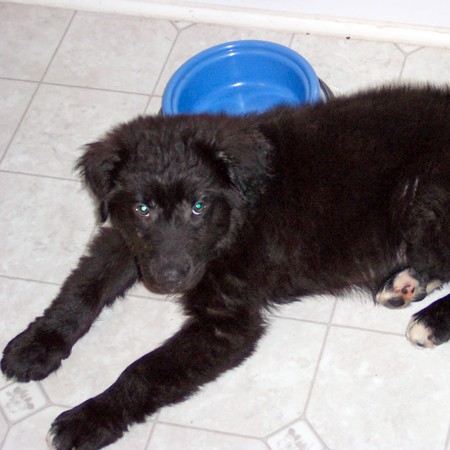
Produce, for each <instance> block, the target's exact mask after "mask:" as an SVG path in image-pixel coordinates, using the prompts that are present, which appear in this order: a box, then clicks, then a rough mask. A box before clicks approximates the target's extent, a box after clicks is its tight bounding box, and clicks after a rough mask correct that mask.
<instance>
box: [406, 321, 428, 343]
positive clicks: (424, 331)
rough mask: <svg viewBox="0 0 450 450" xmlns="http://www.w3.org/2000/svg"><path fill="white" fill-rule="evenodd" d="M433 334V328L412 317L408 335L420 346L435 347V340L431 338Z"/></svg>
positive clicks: (407, 330)
mask: <svg viewBox="0 0 450 450" xmlns="http://www.w3.org/2000/svg"><path fill="white" fill-rule="evenodd" d="M431 335H432V330H431V329H430V328H428V327H426V326H425V325H424V324H423V323H421V322H417V320H416V319H414V318H412V319H411V321H410V322H409V325H408V327H407V329H406V337H407V338H408V339H409V340H410V341H411V342H412V343H413V344H414V345H416V346H417V347H420V348H433V347H434V342H433V341H432V340H431V339H430V336H431Z"/></svg>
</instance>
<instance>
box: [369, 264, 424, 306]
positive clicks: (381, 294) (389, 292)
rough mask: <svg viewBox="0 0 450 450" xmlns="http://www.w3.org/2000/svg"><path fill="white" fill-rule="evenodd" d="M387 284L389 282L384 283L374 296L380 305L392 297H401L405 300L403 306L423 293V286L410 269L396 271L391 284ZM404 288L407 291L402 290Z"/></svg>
mask: <svg viewBox="0 0 450 450" xmlns="http://www.w3.org/2000/svg"><path fill="white" fill-rule="evenodd" d="M389 284H390V283H389V282H388V283H386V284H385V285H384V286H383V288H382V289H381V290H380V291H378V293H377V294H376V296H375V299H376V301H377V302H378V303H380V304H382V305H384V304H386V303H388V301H389V300H391V299H393V298H396V297H401V298H403V300H404V302H405V304H404V305H403V306H407V305H408V304H409V303H410V302H411V301H413V300H414V299H415V298H417V297H418V296H420V295H422V294H424V293H425V289H424V287H423V286H422V285H421V284H420V282H419V280H417V278H415V273H414V271H413V270H411V269H405V270H403V271H402V272H399V273H397V274H396V275H395V277H394V279H393V281H392V286H390V285H389ZM404 289H406V290H407V291H406V292H403V290H404Z"/></svg>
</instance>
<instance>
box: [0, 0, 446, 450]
mask: <svg viewBox="0 0 450 450" xmlns="http://www.w3.org/2000/svg"><path fill="white" fill-rule="evenodd" d="M246 38H255V39H267V40H271V41H275V42H279V43H282V44H284V45H287V46H290V47H292V48H293V49H295V50H297V51H299V52H300V53H302V54H303V55H304V56H306V57H307V58H308V59H309V60H310V61H311V63H312V64H313V66H314V67H315V69H316V71H317V73H318V74H319V76H320V77H321V78H323V79H324V80H325V81H326V82H327V83H328V84H329V85H330V86H331V88H332V89H333V90H334V91H335V92H336V93H337V94H344V93H348V92H351V91H354V90H356V89H359V88H362V87H368V86H376V85H380V84H382V83H386V82H398V81H404V80H406V81H430V82H436V83H449V82H450V49H436V48H421V47H417V46H410V45H396V44H395V43H377V42H368V41H362V40H359V41H358V40H354V39H340V38H331V37H319V36H311V35H304V34H295V35H294V34H289V33H277V32H273V31H261V30H259V31H255V30H246V29H234V28H229V27H219V26H209V25H200V24H197V25H196V24H190V23H184V22H183V23H181V22H170V21H164V20H150V19H143V18H133V17H128V16H127V17H121V16H111V15H104V14H94V13H86V12H77V11H70V10H63V9H49V8H41V7H33V6H23V5H18V4H8V3H1V2H0V102H1V107H0V124H1V125H0V218H1V219H0V236H1V258H0V347H1V348H3V347H4V345H5V344H6V343H7V341H8V340H9V339H10V338H12V337H13V336H14V335H15V334H16V333H18V332H19V331H21V330H22V329H23V328H24V327H25V326H26V325H27V323H28V322H29V321H30V320H32V319H33V318H34V317H35V316H36V315H37V314H39V313H40V312H41V311H42V310H43V309H44V308H45V306H46V305H47V304H48V303H49V301H50V300H51V298H52V297H53V296H54V295H55V294H56V292H57V290H58V287H59V285H60V283H61V282H62V281H63V280H64V278H65V276H66V275H67V274H68V272H69V270H70V268H71V267H73V265H74V264H75V262H76V260H77V258H78V256H79V255H80V254H81V253H82V251H83V249H84V247H85V245H86V243H87V242H88V240H89V237H90V236H91V235H92V233H93V231H94V228H95V222H94V214H93V207H92V205H91V203H90V200H89V198H88V196H87V194H86V193H85V192H84V191H83V190H82V189H81V186H80V183H79V181H78V180H77V176H76V174H75V173H74V172H73V171H72V166H73V162H74V160H75V159H76V157H77V156H78V154H79V149H80V147H81V146H82V145H83V144H84V143H86V142H89V141H91V140H92V139H95V138H96V137H97V136H98V135H100V134H101V133H103V132H104V131H105V130H106V129H107V128H108V127H110V126H111V125H112V124H114V123H116V122H118V121H124V120H127V119H129V118H131V117H133V116H135V115H136V114H139V113H144V112H148V113H153V112H156V111H158V110H159V107H160V103H161V95H162V92H163V89H164V86H165V84H166V82H167V80H168V78H169V77H170V75H171V74H172V72H173V71H174V70H175V69H176V68H177V67H178V65H179V64H181V63H182V62H183V61H184V60H186V59H187V58H188V57H190V56H192V55H193V54H194V53H196V52H198V51H200V50H202V49H204V48H206V47H209V46H211V45H214V44H217V43H220V42H224V41H229V40H235V39H246ZM449 290H450V289H449V288H447V291H449ZM348 297H354V298H352V299H350V298H347V299H338V300H335V299H333V298H313V299H309V300H308V301H305V302H304V303H302V304H295V305H291V306H288V307H285V308H283V309H281V310H279V311H278V313H277V314H275V317H273V320H272V327H271V328H270V332H269V333H268V334H267V336H266V337H265V338H264V339H263V340H262V342H261V344H260V346H259V350H258V352H257V353H256V354H255V355H254V357H253V358H251V359H250V360H248V361H247V362H246V363H245V364H244V365H242V366H241V367H240V368H238V369H236V370H234V371H232V372H230V373H227V374H225V375H224V376H223V377H222V378H220V379H219V380H218V381H217V382H215V383H212V384H211V385H208V386H207V387H206V388H205V389H203V390H202V392H201V393H200V394H198V395H197V396H196V397H195V398H192V399H191V400H190V401H188V402H186V403H184V404H181V405H178V406H174V407H170V408H166V409H164V410H162V411H161V412H160V413H159V414H156V415H155V416H154V417H152V418H151V419H150V420H148V422H147V423H145V424H142V425H139V426H136V427H134V428H133V429H132V430H131V432H130V433H128V434H127V436H126V437H125V438H124V439H123V440H122V441H120V442H119V443H117V444H114V445H112V446H111V448H112V449H116V450H117V449H126V450H130V449H133V450H134V449H136V450H141V449H142V450H143V449H148V450H213V449H214V450H225V449H226V450H295V449H297V450H298V449H303V450H306V449H308V450H313V449H314V450H319V449H333V450H366V449H367V450H380V449H386V450H450V443H449V439H450V433H449V431H450V430H449V424H450V384H449V381H450V345H447V346H442V347H440V348H437V349H435V350H432V351H428V350H422V351H420V350H417V349H415V348H413V347H412V346H411V345H410V344H409V343H408V342H407V341H406V340H405V338H404V330H405V327H406V324H407V323H408V320H409V316H410V315H411V314H412V313H413V312H415V311H417V310H418V309H419V307H422V305H414V306H413V307H411V308H409V309H407V310H401V311H390V310H386V309H383V308H376V307H374V306H373V305H372V304H371V303H370V300H369V299H368V298H365V297H363V296H358V295H349V296H348ZM181 322H182V317H181V315H180V313H179V311H178V309H177V306H176V304H175V302H173V301H168V300H167V299H166V298H164V297H157V296H152V295H151V294H149V293H148V292H147V291H145V290H144V289H143V288H142V287H138V288H136V289H134V290H133V291H132V293H131V294H130V295H129V296H128V298H127V301H124V302H118V303H117V304H116V305H115V306H114V307H113V308H112V309H110V310H107V311H105V312H104V313H103V314H102V315H101V317H100V319H99V321H98V322H97V323H96V324H95V325H94V327H93V329H92V330H91V332H90V333H89V334H88V335H87V336H86V337H85V338H83V339H82V341H81V342H80V343H79V344H78V345H77V346H76V347H75V348H74V351H73V354H72V355H71V357H70V358H69V359H68V360H67V361H66V362H65V363H64V365H63V367H62V369H61V370H60V371H59V372H58V373H57V374H56V375H52V376H50V377H49V378H48V379H46V380H44V381H42V382H40V383H30V384H17V383H11V382H10V381H8V380H6V379H5V378H3V377H0V448H1V449H3V450H6V449H8V450H39V449H44V448H46V446H45V440H44V437H45V434H46V432H47V430H48V428H49V425H50V423H51V421H52V419H53V418H55V417H56V416H57V415H58V414H59V413H60V412H61V411H63V410H64V409H66V408H67V407H70V406H74V405H76V404H77V403H79V402H81V401H83V400H84V399H86V398H87V397H89V396H92V395H94V394H96V393H98V392H99V391H101V390H103V389H105V388H106V387H107V386H109V385H110V383H112V382H113V381H114V380H115V378H116V377H117V376H118V375H119V373H120V372H121V370H122V369H123V368H125V366H126V365H127V364H129V363H130V362H132V361H133V360H134V359H135V358H137V357H138V356H140V355H142V354H143V353H145V352H147V351H149V350H151V349H152V348H154V347H155V346H157V345H158V344H159V343H160V342H161V341H163V340H164V339H165V338H166V337H168V336H170V335H171V333H173V332H174V331H175V330H176V329H177V327H178V326H179V325H180V323H181Z"/></svg>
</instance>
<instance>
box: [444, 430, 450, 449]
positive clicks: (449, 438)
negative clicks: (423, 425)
mask: <svg viewBox="0 0 450 450" xmlns="http://www.w3.org/2000/svg"><path fill="white" fill-rule="evenodd" d="M443 450H450V424H449V425H448V434H447V440H446V441H445V444H444V448H443Z"/></svg>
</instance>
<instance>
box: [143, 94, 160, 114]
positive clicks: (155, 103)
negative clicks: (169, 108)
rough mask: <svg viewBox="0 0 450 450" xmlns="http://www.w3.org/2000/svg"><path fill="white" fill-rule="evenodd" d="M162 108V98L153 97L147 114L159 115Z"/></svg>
mask: <svg viewBox="0 0 450 450" xmlns="http://www.w3.org/2000/svg"><path fill="white" fill-rule="evenodd" d="M161 106H162V97H160V96H153V97H152V98H151V99H150V102H149V104H148V106H147V109H146V111H145V112H146V113H147V114H159V112H160V111H161Z"/></svg>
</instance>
